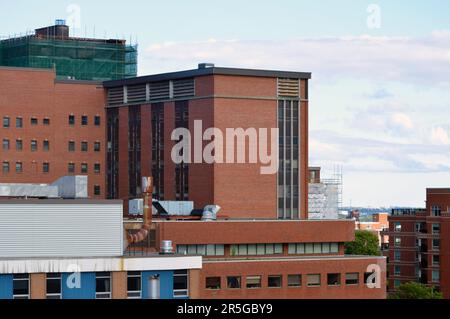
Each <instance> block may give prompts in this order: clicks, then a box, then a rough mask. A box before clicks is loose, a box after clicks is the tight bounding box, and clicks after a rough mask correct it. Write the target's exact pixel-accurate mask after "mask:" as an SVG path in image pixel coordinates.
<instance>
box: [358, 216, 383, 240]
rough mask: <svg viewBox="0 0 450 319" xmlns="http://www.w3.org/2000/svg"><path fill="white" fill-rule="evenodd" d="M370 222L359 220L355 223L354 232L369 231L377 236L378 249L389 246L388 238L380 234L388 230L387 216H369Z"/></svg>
mask: <svg viewBox="0 0 450 319" xmlns="http://www.w3.org/2000/svg"><path fill="white" fill-rule="evenodd" d="M371 218H372V221H360V220H359V218H358V219H357V220H356V222H355V229H356V230H365V231H370V232H372V233H374V234H376V235H377V237H378V243H379V245H380V247H384V246H385V245H386V244H389V236H388V235H386V234H382V231H384V230H387V229H389V221H388V218H389V214H388V213H376V214H373V215H372V216H371Z"/></svg>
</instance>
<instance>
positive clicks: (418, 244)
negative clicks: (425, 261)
mask: <svg viewBox="0 0 450 319" xmlns="http://www.w3.org/2000/svg"><path fill="white" fill-rule="evenodd" d="M422 244H423V242H422V239H421V238H416V247H422V246H423V245H422ZM431 245H432V246H431V247H432V249H433V250H439V249H440V247H441V241H440V240H439V239H437V238H434V239H432V240H431ZM401 246H402V238H401V237H394V247H401Z"/></svg>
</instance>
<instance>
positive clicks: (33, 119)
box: [30, 117, 38, 125]
mask: <svg viewBox="0 0 450 319" xmlns="http://www.w3.org/2000/svg"><path fill="white" fill-rule="evenodd" d="M30 123H31V125H38V119H37V118H35V117H32V118H31V120H30Z"/></svg>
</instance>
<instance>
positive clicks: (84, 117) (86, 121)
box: [81, 115, 88, 126]
mask: <svg viewBox="0 0 450 319" xmlns="http://www.w3.org/2000/svg"><path fill="white" fill-rule="evenodd" d="M81 125H83V126H86V125H88V117H87V116H86V115H83V116H82V117H81Z"/></svg>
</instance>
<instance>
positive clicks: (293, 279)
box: [288, 275, 302, 287]
mask: <svg viewBox="0 0 450 319" xmlns="http://www.w3.org/2000/svg"><path fill="white" fill-rule="evenodd" d="M301 285H302V275H288V287H300V286H301Z"/></svg>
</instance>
